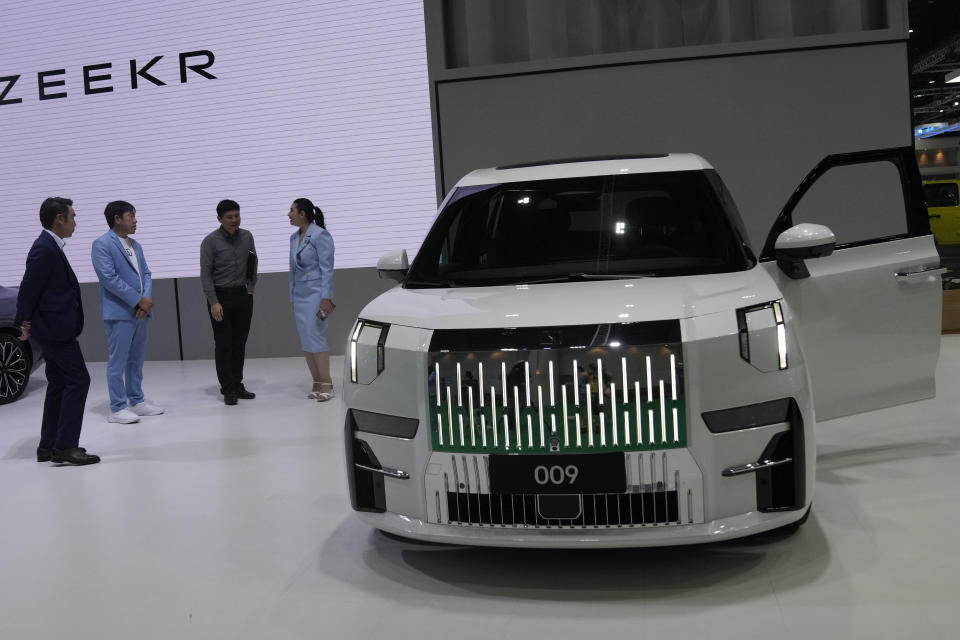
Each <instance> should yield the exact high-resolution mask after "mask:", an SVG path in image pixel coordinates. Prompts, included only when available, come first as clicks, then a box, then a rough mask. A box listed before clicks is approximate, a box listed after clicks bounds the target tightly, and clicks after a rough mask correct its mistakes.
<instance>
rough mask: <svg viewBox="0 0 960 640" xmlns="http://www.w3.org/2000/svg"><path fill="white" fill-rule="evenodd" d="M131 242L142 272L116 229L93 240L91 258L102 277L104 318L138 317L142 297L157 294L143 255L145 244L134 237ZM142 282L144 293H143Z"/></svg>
mask: <svg viewBox="0 0 960 640" xmlns="http://www.w3.org/2000/svg"><path fill="white" fill-rule="evenodd" d="M130 241H131V244H133V250H134V251H135V252H136V255H137V261H138V263H139V265H140V273H137V270H136V269H134V268H133V261H132V260H131V259H130V256H128V255H127V250H126V248H125V247H124V246H123V243H122V242H120V238H119V237H118V236H117V234H116V233H114V232H113V229H111V230H110V231H107V232H106V233H105V234H103V235H102V236H100V237H99V238H97V239H96V240H94V241H93V250H92V251H91V255H90V258H91V260H93V269H94V271H96V272H97V278H98V279H99V280H100V317H101V318H103V319H104V320H135V319H136V317H135V313H136V311H135V307H136V306H137V303H138V302H140V298H143V297H146V298H152V297H153V283H152V281H151V278H150V267H148V266H147V259H146V258H144V257H143V247H141V246H140V243H139V242H137V241H136V240H134V239H133V238H130ZM141 285H142V289H143V293H140V290H141ZM151 315H152V314H151Z"/></svg>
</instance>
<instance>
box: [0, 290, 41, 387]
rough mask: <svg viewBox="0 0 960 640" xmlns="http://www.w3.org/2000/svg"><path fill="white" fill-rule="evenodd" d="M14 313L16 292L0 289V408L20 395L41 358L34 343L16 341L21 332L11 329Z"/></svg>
mask: <svg viewBox="0 0 960 640" xmlns="http://www.w3.org/2000/svg"><path fill="white" fill-rule="evenodd" d="M16 313H17V290H16V288H13V289H11V288H9V287H4V286H0V404H7V403H8V402H13V401H14V400H16V399H17V398H19V397H20V396H22V395H23V392H24V391H25V390H26V388H27V383H28V382H30V373H31V372H32V371H33V370H34V368H36V366H37V365H38V364H39V363H40V359H41V357H42V354H41V352H40V348H39V346H38V345H37V344H36V343H35V342H33V341H30V342H21V341H20V340H19V339H18V338H17V336H19V335H20V331H19V330H18V329H16V328H14V326H13V319H14V316H15V315H16Z"/></svg>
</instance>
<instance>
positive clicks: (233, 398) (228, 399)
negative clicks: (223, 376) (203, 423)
mask: <svg viewBox="0 0 960 640" xmlns="http://www.w3.org/2000/svg"><path fill="white" fill-rule="evenodd" d="M223 404H227V405H234V404H237V394H235V393H228V394H225V395H224V396H223Z"/></svg>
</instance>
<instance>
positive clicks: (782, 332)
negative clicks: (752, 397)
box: [737, 300, 789, 371]
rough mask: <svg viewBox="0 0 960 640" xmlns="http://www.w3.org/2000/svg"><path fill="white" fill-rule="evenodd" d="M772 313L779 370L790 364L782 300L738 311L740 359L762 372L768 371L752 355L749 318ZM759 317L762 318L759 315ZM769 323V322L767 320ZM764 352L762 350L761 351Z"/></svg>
mask: <svg viewBox="0 0 960 640" xmlns="http://www.w3.org/2000/svg"><path fill="white" fill-rule="evenodd" d="M764 313H770V314H771V315H772V319H773V328H774V329H775V331H776V336H777V363H776V368H777V370H780V371H782V370H784V369H786V368H787V366H788V364H789V362H788V359H787V327H786V322H785V321H784V317H783V306H782V302H781V301H780V300H774V301H772V302H765V303H763V304H758V305H753V306H750V307H743V308H741V309H737V334H738V338H739V342H740V357H741V358H743V359H744V360H745V361H746V362H749V363H750V364H752V365H754V366H756V367H757V368H758V369H760V370H761V371H766V370H767V369H763V368H762V367H761V366H759V365H758V363H756V362H753V360H752V359H751V353H750V327H749V322H748V317H749V316H751V315H752V314H760V315H762V314H764ZM757 317H760V316H759V315H758V316H757ZM767 322H769V320H767ZM761 352H762V349H761Z"/></svg>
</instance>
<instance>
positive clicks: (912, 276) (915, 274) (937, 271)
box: [893, 267, 947, 282]
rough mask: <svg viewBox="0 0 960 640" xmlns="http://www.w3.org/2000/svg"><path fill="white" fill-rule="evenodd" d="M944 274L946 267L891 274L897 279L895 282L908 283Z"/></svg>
mask: <svg viewBox="0 0 960 640" xmlns="http://www.w3.org/2000/svg"><path fill="white" fill-rule="evenodd" d="M946 272H947V268H946V267H930V268H926V267H924V268H921V269H915V270H913V271H897V272H896V273H895V274H893V277H894V278H896V279H897V282H910V281H911V280H916V279H918V278H924V277H926V276H939V275H942V274H944V273H946Z"/></svg>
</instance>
